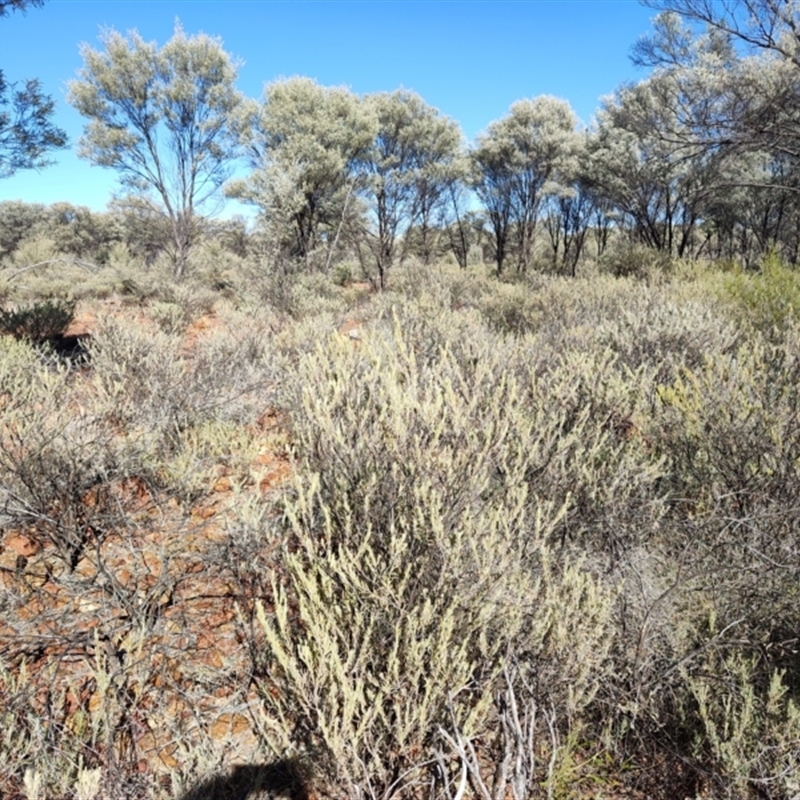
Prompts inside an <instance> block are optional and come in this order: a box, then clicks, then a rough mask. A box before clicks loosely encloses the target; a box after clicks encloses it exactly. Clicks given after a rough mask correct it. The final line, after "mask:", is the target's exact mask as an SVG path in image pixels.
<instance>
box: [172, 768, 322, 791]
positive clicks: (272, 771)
mask: <svg viewBox="0 0 800 800" xmlns="http://www.w3.org/2000/svg"><path fill="white" fill-rule="evenodd" d="M273 797H281V798H285V799H286V800H308V798H309V789H308V785H307V778H306V773H304V771H303V770H302V769H301V767H300V765H299V764H298V763H297V762H296V761H292V760H282V761H274V762H272V763H271V764H241V765H239V766H236V767H234V768H233V769H232V770H231V771H230V772H229V773H226V774H225V775H216V776H214V777H212V778H207V779H206V780H204V781H203V782H202V783H199V784H197V785H196V786H193V787H192V788H191V789H189V791H188V792H186V793H185V794H183V795H181V798H180V800H267V798H270V799H271V798H273Z"/></svg>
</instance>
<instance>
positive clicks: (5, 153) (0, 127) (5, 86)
mask: <svg viewBox="0 0 800 800" xmlns="http://www.w3.org/2000/svg"><path fill="white" fill-rule="evenodd" d="M42 5H44V0H0V18H2V17H5V16H7V15H8V14H9V13H10V12H12V11H22V12H24V11H26V10H27V8H29V7H30V8H38V7H41V6H42ZM53 109H54V103H53V100H52V98H51V97H49V96H48V95H46V94H44V93H43V92H42V89H41V84H40V83H39V81H38V80H35V79H32V78H31V79H28V80H25V81H23V82H22V84H19V83H10V82H8V81H7V80H6V78H5V75H4V74H3V71H2V70H1V69H0V178H7V177H9V176H11V175H13V174H14V173H15V172H17V170H20V169H38V168H41V167H44V166H47V165H48V164H50V163H51V162H50V160H49V159H48V158H47V157H46V153H47V152H49V151H50V150H57V149H59V148H61V147H65V146H66V144H67V135H66V133H65V132H64V131H63V130H61V128H59V127H57V126H56V125H54V124H53V123H52V116H53Z"/></svg>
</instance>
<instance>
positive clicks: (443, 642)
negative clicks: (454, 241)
mask: <svg viewBox="0 0 800 800" xmlns="http://www.w3.org/2000/svg"><path fill="white" fill-rule="evenodd" d="M230 258H231V259H236V260H237V261H236V264H237V266H238V271H237V270H233V269H231V270H230V272H228V273H226V279H225V281H224V285H223V283H221V282H220V278H219V274H215V273H214V271H213V270H209V271H208V272H207V273H203V271H202V270H198V271H196V272H195V273H194V277H193V278H191V279H189V280H188V281H185V282H183V283H181V284H179V285H175V284H173V283H171V282H163V281H161V280H159V277H158V276H159V273H158V272H157V271H152V270H151V271H149V272H148V271H146V270H141V271H140V272H139V273H134V272H133V268H132V266H131V263H132V262H127V261H121V262H119V263H112V264H110V265H108V266H107V267H105V268H102V269H100V270H98V271H97V272H92V273H91V274H90V273H88V272H83V273H82V274H83V275H84V278H85V280H84V283H83V285H81V286H79V287H77V288H78V294H79V296H80V297H81V300H80V302H79V303H78V306H77V308H76V309H75V311H76V314H77V316H78V317H79V318H80V316H81V314H85V313H86V312H87V311H88V310H92V309H94V310H97V309H100V308H101V306H103V307H105V309H106V310H105V312H104V314H102V313H101V314H100V316H99V317H97V319H96V321H95V322H94V323H93V326H92V327H93V330H92V336H91V339H90V342H89V344H88V345H87V348H88V351H89V356H88V359H87V361H85V362H81V363H80V364H71V363H70V362H61V361H57V360H54V359H53V358H52V357H51V356H48V355H47V354H46V353H45V352H43V351H42V350H41V349H39V348H37V347H36V346H35V342H34V341H32V340H33V339H35V338H36V337H26V336H25V335H17V336H10V335H6V336H3V337H0V487H1V488H0V527H2V530H3V531H4V532H6V534H7V535H13V536H17V537H19V536H22V537H25V540H26V541H30V542H32V543H34V544H35V548H33V549H32V551H31V553H29V554H28V555H26V556H20V557H19V558H17V560H16V562H14V561H13V560H12V561H3V562H2V563H3V565H4V566H2V573H1V574H0V608H1V609H2V618H3V620H4V622H3V623H2V627H0V697H2V703H0V763H1V764H2V767H1V768H0V792H3V793H4V794H7V795H9V796H17V795H16V794H15V793H17V794H19V795H20V796H25V797H33V796H35V797H40V798H62V797H64V798H66V797H80V798H91V797H96V796H99V797H109V798H115V797H123V796H127V795H126V792H128V793H130V792H135V793H136V794H137V796H139V797H153V798H156V797H159V798H160V797H165V798H166V797H194V796H199V795H197V792H198V791H201V790H200V789H197V790H196V791H195V794H192V790H191V783H192V781H193V780H197V779H198V778H200V777H202V776H203V775H211V774H213V773H215V772H217V773H219V772H224V770H225V769H226V767H227V766H228V762H227V760H226V759H227V758H228V756H226V749H225V748H226V746H227V745H225V744H224V743H221V742H220V741H219V740H218V739H217V738H215V736H214V735H212V732H213V731H214V730H216V728H215V727H214V720H215V719H217V718H216V717H212V716H211V711H210V710H208V709H211V708H212V706H211V705H210V704H211V703H212V702H222V698H224V700H225V702H226V703H229V704H230V705H228V706H225V708H226V711H225V713H228V714H229V715H234V714H238V715H240V716H242V715H245V716H246V718H247V719H248V720H249V723H248V724H249V725H250V726H251V728H252V730H253V731H254V733H255V735H256V741H257V745H256V750H255V751H253V752H251V753H250V755H249V756H248V757H249V758H250V759H251V760H252V761H253V763H260V764H266V763H275V764H282V765H284V767H281V771H280V774H281V775H283V776H284V778H282V780H284V783H285V785H283V784H282V786H283V789H286V787H287V786H289V784H292V783H293V784H295V789H296V790H297V791H301V789H302V790H304V791H305V790H307V791H313V792H314V793H315V794H317V795H319V796H322V795H325V796H330V797H341V798H344V797H353V796H358V797H365V798H389V797H394V796H397V797H410V796H414V797H417V796H419V797H423V796H424V797H428V798H431V800H433V798H446V800H456V798H459V800H460V798H463V797H477V798H485V800H490V798H500V797H507V796H513V797H515V798H523V797H580V796H587V795H591V796H611V795H616V796H637V793H639V795H638V796H640V795H641V794H642V793H644V794H647V795H648V796H652V797H664V798H667V797H675V796H678V795H680V796H712V797H730V798H742V799H743V800H744V799H745V798H755V797H769V798H776V799H778V798H791V797H796V796H797V793H798V791H800V786H798V784H797V776H798V774H800V711H798V705H797V703H798V697H799V694H798V693H800V682H799V681H798V675H800V664H799V663H798V660H797V631H798V629H800V618H799V616H798V613H799V612H798V609H800V603H799V602H798V600H799V599H800V598H798V586H800V582H798V577H800V576H799V575H798V572H800V544H798V542H797V531H798V530H800V520H799V519H798V508H800V488H798V487H800V481H798V474H797V470H798V464H800V330H799V329H798V327H797V324H796V322H795V318H796V316H795V315H796V311H797V305H798V302H797V298H798V297H800V292H798V288H797V287H798V285H799V284H798V278H797V274H796V273H795V272H794V271H792V270H790V269H788V268H786V267H784V266H782V265H781V264H780V263H778V262H777V260H776V259H772V260H770V261H769V262H768V263H767V264H766V265H765V268H764V269H763V271H762V272H761V273H760V274H756V275H751V274H746V273H736V272H724V271H714V270H711V269H705V270H702V271H701V270H698V269H696V268H694V267H693V266H691V265H683V264H676V265H675V266H674V268H673V269H672V270H671V272H670V274H669V275H667V276H663V275H662V276H661V277H660V278H658V279H657V278H656V276H654V275H653V274H650V275H646V276H645V278H644V279H643V278H641V277H631V276H624V277H619V276H614V275H612V274H609V273H608V272H604V271H600V272H598V273H596V274H593V275H592V276H591V277H587V278H580V277H579V278H577V279H566V278H561V277H547V276H543V275H535V276H531V277H530V278H528V279H525V280H515V281H514V282H511V283H501V282H499V281H498V280H497V279H496V277H489V276H488V270H487V268H485V267H483V266H480V265H479V266H475V267H472V268H470V269H468V270H464V269H461V268H459V267H456V266H453V265H448V264H447V263H446V262H441V263H440V264H438V265H436V266H424V265H422V264H421V263H419V262H416V261H413V260H412V261H409V263H408V264H407V266H405V267H397V268H395V270H394V271H393V272H392V273H391V275H390V280H389V284H388V286H387V289H386V290H385V291H383V292H380V293H374V292H370V291H369V289H368V288H365V287H363V286H361V285H359V284H351V283H348V282H347V281H339V282H338V283H334V281H333V280H332V279H329V278H327V277H326V276H324V275H308V274H306V273H298V274H294V275H293V274H285V275H279V276H275V275H273V276H268V277H267V278H264V277H263V276H260V275H259V273H258V265H257V264H255V263H251V262H250V261H248V260H247V259H245V258H243V257H242V256H239V255H234V254H231V255H230ZM50 268H51V267H48V269H50ZM18 269H19V268H18V267H16V266H14V265H10V266H7V267H6V268H5V270H4V271H3V272H2V273H0V277H6V278H7V277H8V275H9V274H10V273H14V272H18ZM140 269H141V268H140ZM154 269H155V268H154ZM128 281H135V283H136V286H137V290H136V291H131V290H130V286H131V284H130V283H128ZM46 282H47V274H46V272H45V273H43V272H40V271H38V270H30V271H28V272H26V273H24V274H22V275H17V276H15V277H14V279H13V280H11V281H10V282H8V283H7V284H6V285H7V286H8V287H9V288H8V293H9V294H8V305H9V308H18V307H20V308H23V307H25V303H32V302H34V300H35V298H36V297H39V298H41V297H44V296H50V295H52V294H53V291H52V287H51V291H47V292H43V291H42V289H43V288H44V284H46ZM339 283H343V284H344V285H343V286H340V285H339ZM34 307H35V306H34ZM200 322H203V324H204V327H198V326H199V323H200ZM198 331H200V332H201V334H202V335H200V334H198ZM340 331H344V333H340ZM23 333H24V332H23ZM350 334H352V335H350ZM265 420H267V422H265ZM269 420H272V422H269ZM265 431H266V432H267V433H265ZM266 450H269V451H270V452H272V453H277V454H278V455H279V456H280V457H281V458H282V459H285V460H286V459H288V461H284V462H283V463H285V464H286V465H287V471H288V472H289V473H290V478H289V479H288V481H286V482H284V483H282V484H281V483H279V484H275V485H271V486H272V488H270V489H269V490H268V491H260V490H259V489H258V487H259V486H260V485H261V484H260V483H259V481H260V480H261V478H259V477H258V475H259V474H260V473H258V474H257V473H255V472H254V471H253V470H254V464H257V463H259V459H263V458H264V454H265V452H266ZM220 476H223V478H224V481H226V483H225V486H226V487H227V491H231V492H232V498H233V499H232V502H231V503H230V504H229V505H227V506H224V507H219V508H218V509H217V510H215V511H214V514H215V516H213V517H209V516H208V514H207V513H206V512H205V510H204V509H207V508H208V505H207V502H208V498H209V496H210V494H211V493H212V491H216V490H215V489H212V487H215V486H218V484H219V481H220V480H221V478H220ZM254 476H255V477H254ZM143 498H150V500H148V501H147V503H145V501H144V500H143ZM151 501H152V502H151ZM212 523H213V524H212ZM6 541H10V539H7V540H6ZM154 543H155V544H154ZM121 553H124V554H127V555H125V556H124V558H123V557H122V556H121ZM0 557H2V553H0ZM195 575H199V576H200V579H201V580H202V582H204V583H205V584H206V585H207V586H209V587H210V586H212V585H214V586H217V585H218V583H217V582H222V585H224V586H226V587H228V588H227V589H226V590H225V592H227V593H228V594H225V595H224V597H229V598H231V599H230V603H231V609H233V608H234V607H235V613H234V611H233V610H232V611H231V615H230V624H231V625H233V626H234V627H235V630H236V633H235V637H236V639H237V641H238V642H239V644H238V646H237V648H236V649H235V650H234V651H229V652H227V653H226V654H225V655H224V657H223V656H220V658H219V660H218V661H217V662H215V663H216V666H215V667H214V668H213V669H212V668H209V666H208V665H207V664H206V663H205V662H201V661H200V659H199V656H198V659H197V663H196V664H193V660H194V659H193V657H194V656H197V655H198V654H199V650H198V651H195V650H194V649H193V648H194V647H199V644H198V642H199V641H200V640H199V639H197V640H195V639H193V638H192V636H194V634H191V635H190V633H189V631H190V627H189V626H190V622H191V620H190V616H191V615H190V613H189V611H187V610H186V609H187V608H188V606H187V605H185V604H186V603H189V602H190V601H191V597H194V594H193V592H194V593H199V594H201V595H202V591H201V590H200V589H196V588H192V587H193V586H194V584H193V583H192V581H193V580H195V578H194V577H193V576H195ZM190 590H191V591H190ZM190 596H191V597H190ZM53 597H57V598H58V602H57V603H54V602H51V601H50V600H49V599H48V598H53ZM214 602H216V603H219V604H222V603H223V602H228V601H224V600H223V595H220V596H219V599H218V600H216V601H214ZM35 609H38V612H37V613H33V612H34V610H35ZM181 637H182V638H181ZM193 642H194V643H193ZM234 652H235V655H233V654H232V653H234ZM176 659H177V661H176ZM178 663H180V667H178V666H177V664H178ZM170 664H171V665H173V666H170V667H169V668H167V666H166V665H170ZM226 692H227V694H226ZM81 698H83V699H81ZM176 698H177V699H176ZM214 698H216V700H215V699H214ZM182 704H183V705H182ZM187 706H188V707H190V708H191V712H190V711H187V710H186V708H187ZM177 709H184V710H182V711H179V710H177ZM245 716H242V718H243V719H244V718H245ZM170 719H171V720H172V722H171V723H170V722H169V720H170ZM168 724H171V725H173V727H174V734H173V739H174V741H173V743H172V745H171V748H172V749H168V750H164V748H163V747H162V748H161V749H158V750H157V751H156V752H157V753H159V754H160V755H159V756H158V758H156V757H155V756H150V755H148V754H149V753H151V752H152V751H151V750H148V748H147V746H146V743H147V741H150V740H149V739H148V738H147V737H148V736H149V737H154V736H156V731H157V730H158V728H159V726H163V725H168ZM165 752H168V753H169V757H167V756H166V755H164V753H165ZM287 770H288V772H287ZM256 772H257V771H256ZM256 772H254V773H253V774H254V775H256ZM242 774H244V773H242ZM258 774H261V773H258ZM264 774H272V773H264ZM286 775H289V776H290V777H291V780H289V779H288V778H286V777H285V776H286ZM159 776H160V777H159ZM253 780H254V782H255V783H257V780H256V778H254V779H253ZM287 781H288V782H287ZM203 785H205V786H212V785H217V786H219V787H221V786H223V784H222V783H218V784H214V783H213V781H212V782H211V783H206V784H203ZM298 787H299V788H298ZM303 787H305V788H303ZM267 788H268V787H267ZM203 791H205V790H203ZM215 791H216V790H215ZM221 791H222V789H220V792H221ZM209 792H211V790H210V789H209ZM201 793H202V792H201ZM208 796H211V794H209V795H208Z"/></svg>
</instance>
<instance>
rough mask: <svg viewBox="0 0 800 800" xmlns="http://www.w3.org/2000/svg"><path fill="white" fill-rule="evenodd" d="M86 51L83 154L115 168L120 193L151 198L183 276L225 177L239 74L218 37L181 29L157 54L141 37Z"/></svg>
mask: <svg viewBox="0 0 800 800" xmlns="http://www.w3.org/2000/svg"><path fill="white" fill-rule="evenodd" d="M102 42H103V45H104V50H103V51H100V50H94V49H92V48H91V47H89V46H88V45H84V46H83V47H82V49H81V55H82V57H83V60H84V66H83V68H82V69H81V71H80V73H79V77H78V79H77V80H74V81H72V82H71V83H70V93H69V100H70V102H71V103H72V105H74V106H75V108H77V110H78V111H79V112H80V113H81V114H82V115H83V116H84V117H87V118H88V120H89V124H88V125H87V127H86V130H85V132H84V135H83V137H82V138H81V140H80V143H79V154H80V155H81V156H82V157H83V158H87V159H89V160H90V161H91V162H92V163H94V164H98V165H100V166H104V167H110V168H112V169H116V170H117V171H118V172H119V175H120V180H121V182H122V184H123V185H124V186H126V187H127V188H130V189H132V190H133V191H136V192H140V193H152V194H153V197H154V203H155V207H157V208H158V209H159V210H160V211H161V213H163V214H164V216H165V217H166V218H167V219H168V220H169V223H170V227H171V231H172V239H173V246H174V248H175V252H174V257H175V274H176V276H177V277H180V276H181V275H182V274H183V271H184V269H185V266H186V257H187V255H188V252H189V248H190V247H191V245H192V243H193V240H194V238H195V235H196V230H195V227H196V221H195V214H196V212H197V210H198V208H199V207H200V206H201V205H202V203H203V202H205V201H206V200H208V199H209V198H210V197H211V196H212V195H213V194H214V193H215V192H216V191H217V189H219V187H220V186H221V185H222V183H223V181H224V180H226V179H227V177H228V174H229V164H230V159H231V154H232V151H231V142H230V140H229V138H228V125H229V119H228V118H229V115H231V114H232V113H233V111H234V110H235V108H236V107H237V105H238V103H239V102H240V95H239V93H238V92H237V91H236V89H235V88H234V81H235V79H236V66H235V65H234V63H233V62H232V61H231V58H230V56H229V55H228V54H227V53H226V52H225V51H224V50H223V49H222V44H221V43H220V41H219V40H218V39H214V38H211V37H209V36H206V35H203V34H201V35H198V36H194V37H187V36H186V34H185V33H184V32H183V30H182V29H181V28H180V26H179V25H178V26H177V27H176V29H175V33H174V34H173V37H172V39H170V40H169V41H168V42H167V43H166V44H165V45H164V46H163V47H162V48H161V49H159V48H158V47H157V46H156V44H155V43H153V42H145V41H144V40H143V39H142V38H141V37H140V36H139V34H138V33H136V32H135V31H133V32H131V33H130V34H129V35H128V37H127V38H126V37H125V36H123V35H122V34H120V33H118V32H117V31H114V30H109V31H106V32H105V33H104V34H103V36H102Z"/></svg>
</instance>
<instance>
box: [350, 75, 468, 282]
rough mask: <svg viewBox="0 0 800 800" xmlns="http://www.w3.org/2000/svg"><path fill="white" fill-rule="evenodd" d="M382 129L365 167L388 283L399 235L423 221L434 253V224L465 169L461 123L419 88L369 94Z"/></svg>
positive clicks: (372, 239) (377, 254)
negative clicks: (428, 100) (417, 90)
mask: <svg viewBox="0 0 800 800" xmlns="http://www.w3.org/2000/svg"><path fill="white" fill-rule="evenodd" d="M364 102H365V104H366V106H367V108H368V109H369V110H370V111H371V112H372V113H373V114H374V115H375V118H376V121H377V130H376V134H375V137H374V140H373V142H372V144H371V147H370V149H369V151H368V152H367V154H366V156H365V158H364V160H363V165H362V169H363V171H364V173H365V177H364V181H363V184H362V193H363V196H364V198H365V199H366V203H367V209H368V214H369V227H368V228H367V229H366V231H365V233H366V234H367V243H368V245H369V248H370V251H371V255H372V259H373V261H374V263H375V265H376V266H377V269H378V277H379V280H380V285H381V287H382V288H383V286H384V285H385V281H386V273H387V270H388V269H389V268H390V267H391V266H392V263H393V261H394V257H395V248H396V240H397V238H398V237H399V236H400V235H401V234H402V233H403V232H404V231H406V230H407V229H408V228H410V227H411V226H412V225H415V224H418V225H419V227H420V231H421V234H422V237H423V246H422V249H423V251H424V252H426V253H428V254H429V250H430V243H429V237H430V228H431V226H432V224H433V223H434V221H435V216H434V215H435V214H436V211H437V209H438V208H440V206H441V205H442V203H443V202H445V201H446V200H447V199H448V198H447V191H448V187H450V186H451V185H452V184H453V183H454V182H456V181H458V180H459V178H460V177H461V176H462V174H463V169H464V166H463V161H462V159H461V158H460V156H461V139H462V136H461V130H460V128H459V126H458V123H456V122H455V121H453V120H451V119H449V118H447V117H445V116H444V115H442V114H441V112H439V111H438V110H437V109H435V108H433V107H432V106H429V105H428V104H427V103H425V101H424V100H423V99H422V98H421V97H420V96H419V95H417V94H415V93H414V92H410V91H407V90H404V89H398V90H397V91H395V92H391V93H387V92H384V93H378V94H374V95H369V96H367V97H366V98H365V100H364Z"/></svg>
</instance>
